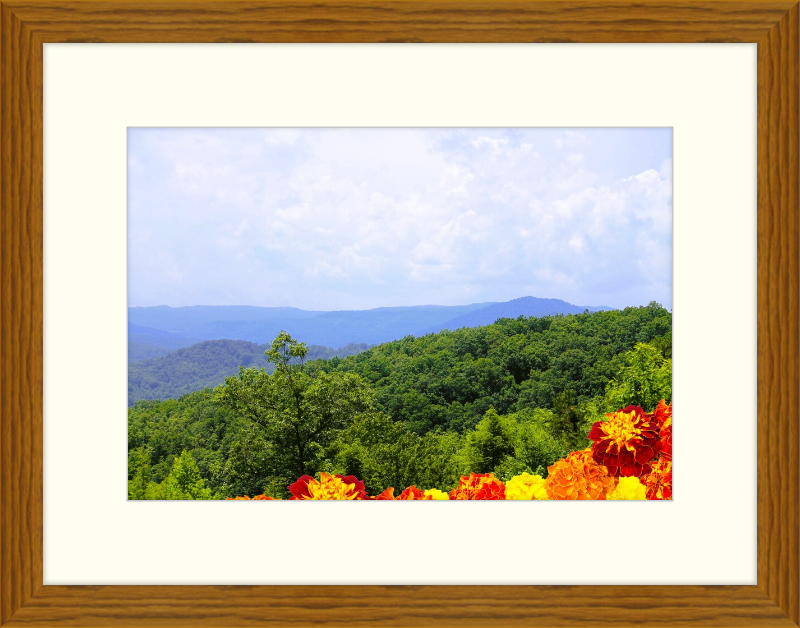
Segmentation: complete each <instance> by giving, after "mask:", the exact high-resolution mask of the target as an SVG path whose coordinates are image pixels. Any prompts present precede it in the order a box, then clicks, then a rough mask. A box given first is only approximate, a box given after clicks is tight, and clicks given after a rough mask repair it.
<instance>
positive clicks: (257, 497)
mask: <svg viewBox="0 0 800 628" xmlns="http://www.w3.org/2000/svg"><path fill="white" fill-rule="evenodd" d="M253 499H271V500H275V501H278V500H276V499H275V498H274V497H270V496H269V495H264V494H261V495H256V496H255V497H254V498H253Z"/></svg>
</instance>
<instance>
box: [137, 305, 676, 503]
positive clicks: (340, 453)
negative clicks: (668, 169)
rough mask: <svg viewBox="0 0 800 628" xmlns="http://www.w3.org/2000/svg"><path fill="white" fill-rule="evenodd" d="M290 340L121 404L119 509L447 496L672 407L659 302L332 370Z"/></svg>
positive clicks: (385, 348)
mask: <svg viewBox="0 0 800 628" xmlns="http://www.w3.org/2000/svg"><path fill="white" fill-rule="evenodd" d="M300 340H302V338H300V339H295V338H292V337H291V336H290V335H289V334H286V333H281V334H279V335H278V336H277V337H276V338H275V340H274V341H273V343H272V344H271V345H269V346H267V347H266V348H265V352H266V360H267V361H268V362H269V365H270V369H265V368H256V367H252V366H249V365H250V364H254V363H255V362H253V361H249V362H248V361H245V360H241V368H240V369H239V374H238V375H236V376H233V377H228V378H227V379H226V380H225V382H224V383H223V384H221V385H219V386H217V387H216V388H214V389H211V388H206V389H204V390H202V391H199V392H192V393H190V394H188V395H185V396H183V397H180V398H179V399H169V400H165V401H137V402H136V403H134V404H133V405H132V406H131V407H130V408H129V418H128V449H129V497H130V498H131V499H220V498H225V497H233V496H237V495H256V494H262V493H263V494H265V495H267V496H272V497H277V498H283V497H286V496H287V486H289V485H290V484H291V483H292V482H294V481H295V480H296V479H297V478H298V477H300V476H303V475H310V476H314V475H318V474H319V473H320V472H324V473H329V474H341V475H353V476H357V477H358V478H360V479H361V480H363V482H364V485H365V490H366V491H368V492H369V494H371V495H377V494H378V493H381V492H382V491H384V489H387V487H405V486H411V485H417V486H426V487H438V488H444V489H448V488H452V487H454V486H455V485H456V484H458V482H459V478H460V477H461V476H463V475H464V474H469V473H470V472H474V473H489V472H491V473H494V474H495V475H496V476H497V477H498V478H500V479H501V480H504V479H509V478H511V477H512V476H517V475H518V474H520V473H535V474H538V475H541V476H546V475H547V467H548V466H550V465H552V464H554V463H555V462H556V461H557V460H559V459H561V458H564V457H565V456H567V454H569V453H570V452H572V451H573V450H576V449H583V448H585V447H587V445H588V441H587V433H589V430H590V428H591V426H592V424H593V423H594V422H595V421H600V420H603V417H604V416H605V413H606V412H613V411H616V410H618V409H620V408H624V407H625V406H627V405H629V404H633V405H636V406H641V408H644V410H646V411H648V412H649V411H652V410H654V409H655V408H656V406H657V405H658V403H659V401H660V400H661V399H666V400H667V401H669V400H670V399H671V395H672V362H671V357H672V356H671V347H672V315H671V313H670V312H668V311H667V310H665V309H664V308H662V307H661V306H660V305H658V304H656V303H651V304H650V305H649V306H646V307H638V308H627V309H625V310H621V311H599V312H592V313H589V312H587V313H584V314H575V315H558V316H545V317H519V318H516V319H500V320H498V321H497V322H496V323H494V324H491V325H487V326H483V327H476V328H463V329H458V330H456V331H442V332H439V333H432V334H428V335H424V336H422V337H418V338H415V337H407V338H403V339H401V340H397V341H394V342H389V343H386V344H382V345H379V346H376V347H373V348H371V349H369V350H367V351H363V352H361V353H358V354H357V355H352V356H349V357H343V358H341V357H328V358H326V359H312V358H313V357H314V356H313V355H312V354H311V352H310V350H309V348H308V347H306V346H305V345H304V344H303V343H302V342H300ZM243 344H244V343H243ZM234 355H239V354H235V353H234ZM242 355H243V354H242ZM261 359H263V357H262V358H261Z"/></svg>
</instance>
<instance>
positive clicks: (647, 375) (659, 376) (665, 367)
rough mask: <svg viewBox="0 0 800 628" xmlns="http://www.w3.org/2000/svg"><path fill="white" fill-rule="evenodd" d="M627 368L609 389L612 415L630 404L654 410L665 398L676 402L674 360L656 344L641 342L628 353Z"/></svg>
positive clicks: (626, 356) (626, 357)
mask: <svg viewBox="0 0 800 628" xmlns="http://www.w3.org/2000/svg"><path fill="white" fill-rule="evenodd" d="M625 359H626V362H627V366H625V367H624V368H623V369H622V371H621V372H620V374H619V377H618V378H615V379H612V380H611V381H610V382H609V383H608V385H607V386H606V396H605V402H606V408H607V410H608V411H609V412H613V411H614V410H619V409H620V408H624V407H626V406H629V405H634V406H640V407H641V408H643V409H644V410H645V411H647V412H649V411H651V410H653V409H654V408H655V407H656V406H657V405H658V402H659V401H660V400H662V399H664V400H666V401H669V400H670V399H672V360H671V359H669V358H665V357H664V356H663V354H662V352H661V351H659V349H658V348H656V347H654V346H653V345H649V344H645V343H638V344H637V345H636V347H635V348H634V349H633V350H632V351H628V352H627V353H626V354H625Z"/></svg>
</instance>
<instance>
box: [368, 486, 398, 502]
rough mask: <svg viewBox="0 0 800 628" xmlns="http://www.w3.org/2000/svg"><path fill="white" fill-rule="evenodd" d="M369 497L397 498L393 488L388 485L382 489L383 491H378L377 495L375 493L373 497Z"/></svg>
mask: <svg viewBox="0 0 800 628" xmlns="http://www.w3.org/2000/svg"><path fill="white" fill-rule="evenodd" d="M370 499H397V498H396V497H395V496H394V488H393V487H391V486H390V487H389V488H387V489H386V490H385V491H383V493H379V494H378V495H375V497H371V498H370Z"/></svg>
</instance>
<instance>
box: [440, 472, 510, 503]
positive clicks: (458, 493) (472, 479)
mask: <svg viewBox="0 0 800 628" xmlns="http://www.w3.org/2000/svg"><path fill="white" fill-rule="evenodd" d="M505 498H506V487H505V484H503V483H502V482H501V481H500V480H498V479H497V478H496V477H494V474H492V473H470V474H469V477H466V476H464V475H462V476H461V480H460V481H459V483H458V486H457V487H456V488H454V489H453V490H452V491H450V499H505Z"/></svg>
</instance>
